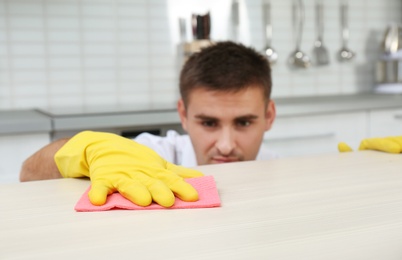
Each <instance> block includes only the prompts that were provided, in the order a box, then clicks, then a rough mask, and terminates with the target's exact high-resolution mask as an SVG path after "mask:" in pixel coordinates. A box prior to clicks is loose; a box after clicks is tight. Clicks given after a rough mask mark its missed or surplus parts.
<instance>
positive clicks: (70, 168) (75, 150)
mask: <svg viewBox="0 0 402 260" xmlns="http://www.w3.org/2000/svg"><path fill="white" fill-rule="evenodd" d="M93 134H94V132H91V131H84V132H80V133H78V134H76V135H75V136H73V137H72V138H71V139H70V140H68V141H67V143H65V144H64V145H63V146H62V147H61V148H60V149H59V150H58V151H57V152H56V154H55V155H54V161H55V163H56V165H57V168H58V169H59V171H60V174H61V176H63V177H64V178H80V177H89V170H88V169H89V167H88V163H87V160H86V154H85V150H86V147H87V146H88V144H90V143H91V139H93V138H92V137H93Z"/></svg>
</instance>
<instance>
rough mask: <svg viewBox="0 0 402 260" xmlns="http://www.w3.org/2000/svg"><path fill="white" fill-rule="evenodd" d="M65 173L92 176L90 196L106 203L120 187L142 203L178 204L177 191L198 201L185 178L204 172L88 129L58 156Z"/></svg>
mask: <svg viewBox="0 0 402 260" xmlns="http://www.w3.org/2000/svg"><path fill="white" fill-rule="evenodd" d="M54 159H55V162H56V165H57V167H58V169H59V170H60V173H61V175H62V176H63V177H65V178H67V177H70V178H77V177H84V176H86V177H89V178H90V179H91V190H90V191H89V199H90V201H91V203H92V204H94V205H103V204H105V202H106V198H107V195H108V194H112V193H113V192H116V191H118V192H119V193H120V194H121V195H123V196H124V197H125V198H127V199H129V200H130V201H132V202H133V203H135V204H137V205H140V206H148V205H149V204H151V203H152V201H155V202H156V203H158V204H159V205H161V206H164V207H170V206H172V205H173V204H174V201H175V195H176V196H177V197H179V198H180V199H182V200H184V201H197V200H198V193H197V191H196V190H195V189H194V188H193V187H192V186H191V185H190V184H188V183H187V182H185V181H184V180H183V178H192V177H199V176H202V175H203V174H202V173H201V172H199V171H196V170H193V169H187V168H184V167H181V166H177V165H174V164H172V163H169V162H167V161H166V160H164V159H163V158H161V157H160V156H159V155H158V154H157V153H156V152H155V151H153V150H152V149H150V148H148V147H146V146H144V145H141V144H139V143H137V142H135V141H133V140H129V139H127V138H125V137H121V136H119V135H115V134H111V133H101V132H91V131H84V132H81V133H79V134H77V135H75V136H74V137H73V138H71V139H70V140H69V141H68V142H67V143H66V144H65V145H64V146H63V147H62V148H61V149H60V150H59V151H58V152H57V153H56V154H55V156H54Z"/></svg>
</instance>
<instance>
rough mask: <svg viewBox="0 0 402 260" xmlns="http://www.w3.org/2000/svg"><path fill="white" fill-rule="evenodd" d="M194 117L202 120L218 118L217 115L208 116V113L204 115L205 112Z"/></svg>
mask: <svg viewBox="0 0 402 260" xmlns="http://www.w3.org/2000/svg"><path fill="white" fill-rule="evenodd" d="M194 117H195V118H197V119H201V120H218V119H217V118H216V117H212V116H207V115H204V114H200V115H195V116H194Z"/></svg>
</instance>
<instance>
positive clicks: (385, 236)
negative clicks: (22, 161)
mask: <svg viewBox="0 0 402 260" xmlns="http://www.w3.org/2000/svg"><path fill="white" fill-rule="evenodd" d="M199 169H201V170H202V171H203V172H204V173H205V174H207V175H214V176H215V179H216V182H217V186H218V190H219V193H220V196H221V200H222V207H220V208H210V209H186V210H146V211H144V210H142V211H128V210H113V211H106V212H75V211H74V205H75V203H76V202H77V200H78V199H79V198H80V196H81V195H82V193H83V192H84V191H85V189H86V188H87V187H88V185H89V182H88V181H87V180H80V179H62V180H51V181H40V182H31V183H21V184H5V185H0V259H119V257H124V259H309V260H311V259H336V260H339V259H342V260H345V259H353V260H355V259H364V260H367V259H375V260H378V259H387V260H390V259H402V155H390V154H384V153H379V152H355V153H348V154H332V155H321V156H316V157H304V158H292V159H278V160H272V161H266V162H245V163H234V164H227V165H217V166H213V165H209V166H203V167H200V168H199Z"/></svg>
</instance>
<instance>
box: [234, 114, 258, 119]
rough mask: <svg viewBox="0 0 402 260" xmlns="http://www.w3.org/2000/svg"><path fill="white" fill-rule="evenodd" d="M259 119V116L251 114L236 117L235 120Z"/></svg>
mask: <svg viewBox="0 0 402 260" xmlns="http://www.w3.org/2000/svg"><path fill="white" fill-rule="evenodd" d="M257 118H258V116H257V115H253V114H250V115H244V116H239V117H236V118H235V120H252V119H257Z"/></svg>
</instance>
